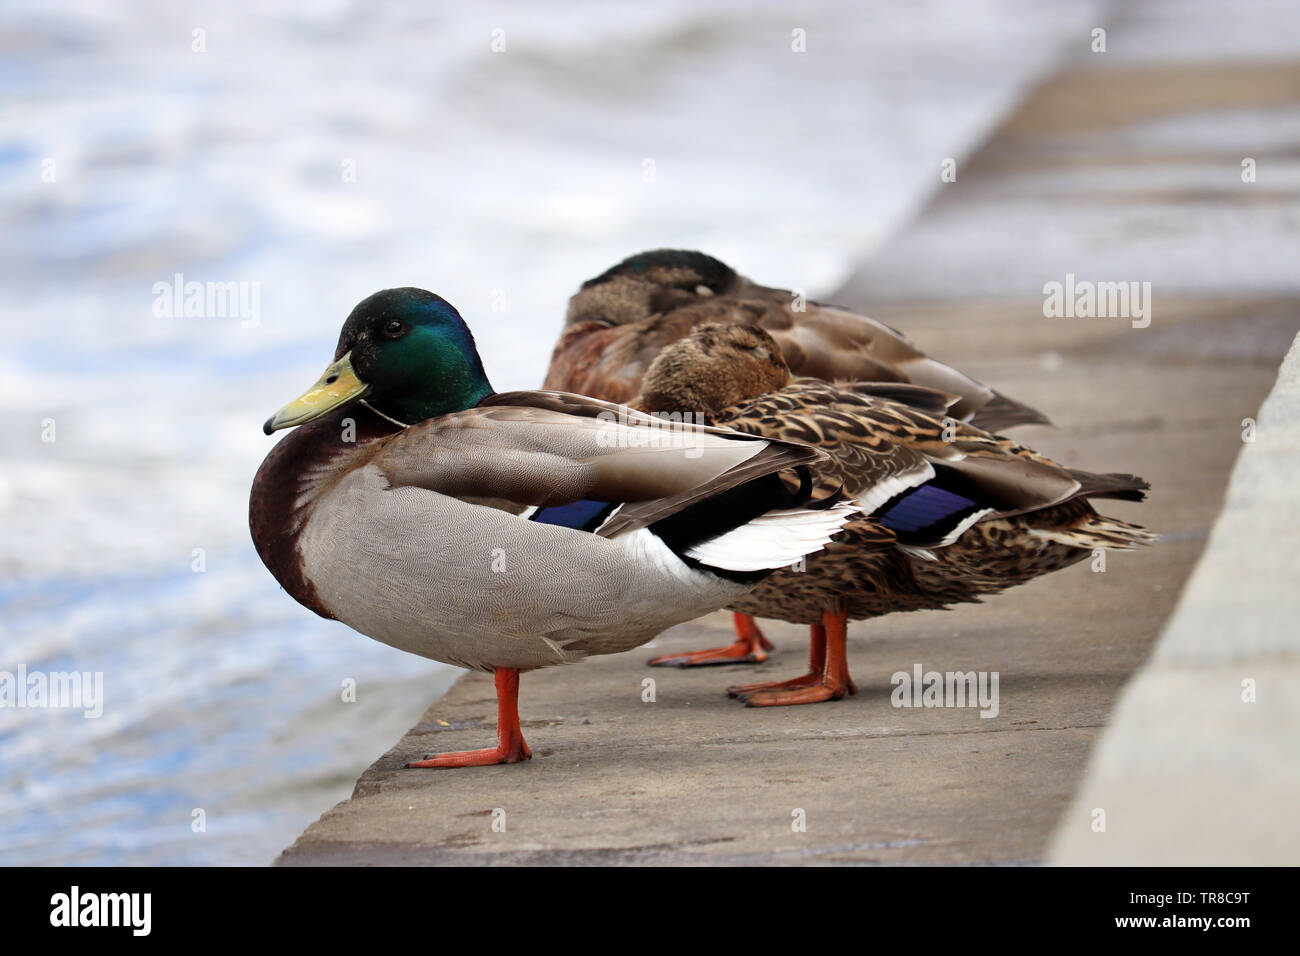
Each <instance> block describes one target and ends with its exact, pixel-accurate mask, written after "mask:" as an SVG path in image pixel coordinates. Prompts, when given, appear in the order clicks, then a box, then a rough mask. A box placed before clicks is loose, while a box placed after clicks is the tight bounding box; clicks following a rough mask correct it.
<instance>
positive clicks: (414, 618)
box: [249, 288, 855, 767]
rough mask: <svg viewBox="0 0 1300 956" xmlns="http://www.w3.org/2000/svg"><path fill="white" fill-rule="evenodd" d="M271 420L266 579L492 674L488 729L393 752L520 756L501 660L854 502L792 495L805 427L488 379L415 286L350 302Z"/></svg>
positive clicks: (514, 698) (594, 649) (628, 623)
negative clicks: (785, 430) (652, 408)
mask: <svg viewBox="0 0 1300 956" xmlns="http://www.w3.org/2000/svg"><path fill="white" fill-rule="evenodd" d="M282 428H294V429H295V430H294V431H293V432H292V433H291V434H290V435H288V436H287V437H286V438H284V439H283V440H282V441H281V442H280V443H279V444H277V445H276V446H275V447H274V448H273V449H272V450H271V452H270V454H269V455H267V458H266V460H265V462H263V464H262V466H261V468H260V469H259V470H258V472H257V477H256V479H255V480H254V482H253V488H252V494H251V498H250V502H249V526H250V529H251V531H252V536H253V541H254V543H255V545H256V546H257V552H258V554H259V555H260V556H261V558H262V560H263V562H265V564H266V566H267V567H268V568H269V569H270V571H271V573H272V574H273V575H275V577H276V579H277V580H278V581H279V582H280V584H281V585H283V586H284V588H285V589H286V590H287V591H288V592H289V594H290V595H292V596H293V597H294V598H295V599H296V600H297V601H298V602H299V603H301V604H303V605H304V606H306V607H307V608H309V609H311V610H312V611H315V612H316V613H317V614H319V615H321V616H322V617H326V618H332V619H335V620H339V621H342V622H344V623H345V624H347V625H349V626H350V627H352V628H354V629H355V630H357V631H360V632H361V633H362V634H365V635H367V636H369V637H372V638H374V639H375V640H378V641H382V642H383V643H385V644H389V645H391V646H393V647H397V648H400V649H402V650H405V651H409V652H411V653H413V654H419V655H421V656H423V657H429V658H432V659H434V660H438V661H444V662H446V663H448V664H455V665H458V666H460V667H467V668H472V669H476V670H481V671H490V672H493V673H494V674H495V680H496V690H497V698H498V723H497V746H495V747H492V748H487V749H483V750H471V751H463V752H457V753H447V754H441V755H436V756H430V757H427V758H426V759H424V760H419V761H414V762H412V763H411V764H409V766H413V767H462V766H473V765H482V764H494V763H512V762H515V761H519V760H523V759H526V758H528V757H529V756H530V751H529V749H528V745H527V744H526V743H525V741H524V738H523V735H522V733H521V732H520V728H519V715H518V688H519V674H520V672H522V671H527V670H532V669H535V668H539V667H546V666H549V665H552V664H562V663H569V662H573V661H578V660H581V659H582V658H584V657H586V656H587V655H591V654H612V653H616V652H619V651H626V650H629V649H630V648H633V647H636V646H638V645H640V644H643V643H645V642H646V641H648V640H650V639H651V638H653V637H654V636H655V635H656V634H658V633H659V632H660V631H662V630H664V629H665V628H668V627H671V626H673V625H675V624H679V623H681V622H683V621H687V620H690V619H691V618H694V617H697V616H699V615H700V614H703V613H707V612H709V611H712V610H716V609H717V608H720V607H722V606H724V605H726V604H728V603H730V602H733V601H735V600H737V599H738V598H739V597H741V596H742V595H743V594H744V593H745V592H747V591H748V590H749V589H750V588H752V587H754V586H756V585H757V583H758V582H759V581H761V580H762V579H763V578H764V577H765V576H767V574H769V573H770V572H771V570H772V569H773V568H777V567H781V566H786V565H789V564H791V563H792V562H794V561H797V560H798V559H799V558H800V557H801V556H803V555H805V554H808V553H811V552H812V551H815V550H817V549H818V548H820V547H822V546H823V545H824V544H825V543H826V542H827V541H828V540H829V539H830V537H831V535H832V534H833V533H834V532H835V531H837V530H838V529H839V528H840V527H841V526H842V525H843V524H844V523H845V522H846V521H847V520H849V518H850V517H851V516H852V514H854V513H855V508H854V506H852V505H851V504H849V503H848V502H844V501H838V500H831V499H829V498H822V499H819V500H817V501H812V500H811V499H810V489H811V481H810V480H809V479H808V476H807V468H808V466H809V465H810V464H811V463H813V462H815V461H818V460H820V459H821V458H822V454H821V453H820V452H817V451H815V450H813V449H810V448H808V447H806V446H803V445H799V444H795V443H791V442H786V441H783V440H780V439H777V440H772V439H762V438H756V437H754V436H750V435H744V434H740V433H735V432H728V431H725V430H721V429H712V428H692V427H688V426H685V425H680V424H672V423H667V422H664V421H662V420H659V419H655V418H652V417H650V416H648V415H645V414H642V413H639V412H636V411H633V410H631V409H627V408H624V407H622V406H618V405H613V404H610V403H607V402H602V401H598V400H594V399H590V398H585V397H582V396H578V395H570V394H564V393H556V392H509V393H505V394H496V393H494V392H493V389H492V386H491V385H490V384H489V382H488V378H487V375H486V374H485V373H484V369H483V363H482V361H481V360H480V358H479V355H478V351H477V349H476V348H475V345H474V339H473V336H472V335H471V333H470V331H469V329H468V328H467V327H466V325H465V323H464V321H463V320H462V319H461V317H460V315H459V313H457V311H456V310H455V309H454V308H453V307H452V306H451V305H450V304H449V303H448V302H446V301H445V300H444V299H442V298H440V297H439V296H436V295H434V294H432V293H430V292H425V291H423V290H420V289H410V288H407V289H390V290H387V291H384V292H379V293H376V294H375V295H372V296H370V297H369V298H367V299H365V300H364V301H363V302H361V303H360V304H359V305H358V306H357V307H356V308H355V309H354V310H353V312H352V314H351V315H350V316H349V317H348V319H347V321H346V322H345V323H344V325H343V330H342V332H341V334H340V336H339V341H338V348H337V349H336V351H335V354H334V361H333V363H332V364H330V366H329V367H328V368H327V369H326V370H325V373H324V375H322V376H321V378H320V380H319V381H318V382H317V383H316V384H315V385H313V386H312V387H311V388H310V389H309V390H308V391H307V392H306V393H304V394H303V395H302V396H301V397H300V398H298V399H296V400H295V401H293V402H290V403H289V404H288V405H286V406H284V408H282V409H280V410H279V411H278V412H276V413H275V414H274V415H273V416H271V418H270V419H269V420H268V421H267V422H266V424H265V426H264V429H265V431H266V432H267V434H270V433H272V432H274V431H276V430H278V429H282ZM791 470H793V473H794V474H795V475H797V476H800V475H801V476H802V479H801V480H800V481H798V484H799V488H798V489H797V490H795V491H794V492H791V491H790V490H789V489H787V487H786V485H785V484H784V483H783V481H782V480H781V477H780V473H781V472H785V471H791Z"/></svg>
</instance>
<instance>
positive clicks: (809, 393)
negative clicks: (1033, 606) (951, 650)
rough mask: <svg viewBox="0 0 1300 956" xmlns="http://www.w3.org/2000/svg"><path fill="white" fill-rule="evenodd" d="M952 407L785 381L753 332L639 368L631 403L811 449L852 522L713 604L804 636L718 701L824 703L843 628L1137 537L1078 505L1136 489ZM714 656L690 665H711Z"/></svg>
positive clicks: (921, 397)
mask: <svg viewBox="0 0 1300 956" xmlns="http://www.w3.org/2000/svg"><path fill="white" fill-rule="evenodd" d="M955 401H957V399H956V398H955V397H954V396H951V395H946V394H943V393H939V392H935V391H932V390H929V389H924V388H918V387H916V386H900V385H881V384H878V383H860V384H857V385H849V386H835V385H831V384H829V383H827V382H823V381H820V380H817V379H811V378H793V377H792V376H791V375H790V371H789V369H788V368H787V367H786V365H785V362H784V361H783V360H782V358H781V356H780V354H779V352H778V349H777V346H776V343H775V341H774V340H773V338H772V337H771V336H769V335H768V334H767V333H766V332H764V331H763V330H762V329H759V328H756V327H754V326H741V325H719V324H706V325H703V326H700V327H698V328H696V329H695V330H694V331H693V332H692V333H691V334H690V335H689V336H687V337H686V338H684V339H682V340H680V341H679V342H676V343H674V344H672V345H669V346H667V347H666V348H664V349H663V350H662V351H661V352H660V354H659V355H658V357H657V358H656V359H655V360H654V361H653V362H652V363H651V364H650V367H649V369H648V370H647V372H646V375H645V377H644V381H643V383H642V393H641V395H640V396H639V397H638V398H637V399H636V400H635V401H634V403H633V404H634V405H635V406H636V407H639V408H642V409H645V410H648V411H654V412H673V413H678V412H681V413H685V412H693V413H696V414H699V415H701V416H702V417H703V418H704V420H705V421H707V422H709V423H710V424H715V425H723V426H725V427H727V428H730V429H735V430H738V431H742V432H746V433H748V434H752V435H756V436H763V437H767V438H781V439H786V440H792V441H799V442H806V443H808V444H810V445H813V446H815V447H817V448H819V449H821V450H822V451H824V452H825V453H826V455H827V457H826V459H825V460H824V461H822V462H820V463H818V464H816V465H815V466H813V470H814V474H815V476H816V479H817V483H818V485H819V486H820V489H821V490H822V491H823V492H824V493H829V492H830V491H832V490H835V489H839V488H843V489H844V491H845V492H846V493H848V494H850V495H852V496H853V497H854V498H855V499H856V502H857V504H858V506H859V507H860V508H861V510H862V515H860V516H858V517H857V518H855V519H854V520H853V521H851V522H850V523H849V525H848V526H847V527H846V528H845V529H844V530H843V531H842V532H841V533H840V534H838V535H837V536H836V537H835V539H834V540H833V541H832V542H831V543H830V544H829V545H828V546H827V547H826V549H825V550H824V551H822V552H819V553H817V554H814V555H810V556H809V557H808V558H807V559H805V561H804V562H803V565H804V566H803V567H802V569H782V570H780V571H778V572H776V573H774V574H773V575H771V576H770V577H768V578H767V579H766V580H765V581H764V582H763V583H762V584H760V585H759V586H758V587H757V588H755V589H754V590H753V591H750V592H749V593H747V594H746V595H744V596H743V597H741V598H740V599H738V600H737V601H734V602H732V603H731V604H730V605H729V607H730V608H731V609H732V610H733V611H736V612H738V613H742V614H746V615H752V616H757V617H767V618H776V619H778V620H784V621H790V622H794V623H800V624H808V625H810V626H811V630H812V633H811V650H810V653H809V663H810V667H809V672H808V673H807V674H806V675H803V676H801V677H797V678H795V679H793V680H789V681H780V682H772V683H757V684H747V685H742V686H738V687H733V688H731V689H730V691H729V693H731V694H732V695H733V696H738V697H741V698H743V699H745V701H746V702H747V703H748V704H749V705H750V706H776V705H785V704H804V703H815V702H818V701H823V700H832V699H837V698H839V697H842V696H843V695H844V694H846V693H852V692H853V690H854V687H853V683H852V679H851V678H850V676H849V671H848V665H847V662H846V659H845V627H846V623H847V621H849V620H859V619H864V618H871V617H877V616H879V615H882V614H887V613H889V612H891V611H912V610H921V609H925V608H942V607H948V606H950V605H952V604H956V603H959V602H968V601H978V600H979V599H980V598H981V597H982V596H983V595H986V594H992V593H995V592H997V591H1001V590H1004V589H1006V588H1009V587H1012V586H1014V585H1017V584H1022V583H1024V582H1026V581H1028V580H1030V579H1031V578H1034V577H1037V576H1039V575H1041V574H1046V573H1047V572H1049V571H1054V570H1057V569H1058V568H1064V567H1067V566H1069V565H1071V564H1074V563H1076V562H1078V561H1081V560H1083V559H1084V558H1086V557H1088V556H1089V555H1090V554H1091V552H1092V550H1093V549H1095V548H1102V549H1119V550H1127V549H1131V548H1133V547H1135V546H1136V545H1139V544H1143V543H1146V542H1147V541H1149V540H1150V539H1151V537H1152V536H1151V535H1149V534H1148V533H1147V532H1146V531H1144V530H1142V529H1141V528H1139V527H1137V526H1135V525H1131V524H1128V523H1126V522H1124V521H1119V520H1117V519H1114V518H1109V517H1106V516H1104V515H1100V514H1098V513H1097V512H1096V511H1094V510H1093V508H1092V505H1091V504H1090V503H1089V499H1090V498H1122V499H1126V500H1131V501H1138V500H1141V499H1142V498H1143V496H1144V490H1145V489H1146V488H1147V484H1146V482H1144V481H1142V480H1141V479H1140V478H1136V477H1134V476H1132V475H1123V474H1106V475H1096V474H1090V473H1088V472H1083V471H1076V470H1073V469H1068V468H1064V467H1062V466H1060V465H1057V464H1056V463H1055V462H1053V461H1051V460H1049V459H1048V458H1046V457H1044V456H1042V455H1040V454H1038V453H1036V452H1034V451H1032V450H1030V449H1029V448H1026V447H1025V446H1023V445H1020V444H1018V443H1016V442H1014V441H1011V440H1009V439H1006V438H1001V437H998V436H996V435H993V434H990V433H989V432H986V431H984V430H982V429H979V428H976V427H975V426H973V425H969V424H964V423H956V422H954V421H953V419H952V418H951V417H947V415H948V409H949V407H950V406H951V404H953V403H954V402H955ZM726 650H727V649H720V650H719V651H705V652H696V654H698V655H700V657H699V658H697V659H706V660H707V659H709V655H710V654H721V655H723V656H721V657H715V658H714V659H723V660H725V659H726V657H725V653H726ZM680 659H681V658H680V655H673V656H669V657H664V658H656V659H655V661H652V663H660V664H663V663H678V662H679V660H680Z"/></svg>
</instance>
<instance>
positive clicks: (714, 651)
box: [650, 614, 772, 667]
mask: <svg viewBox="0 0 1300 956" xmlns="http://www.w3.org/2000/svg"><path fill="white" fill-rule="evenodd" d="M734 620H735V624H736V642H735V643H734V644H728V645H727V646H726V647H711V648H709V649H708V650H704V651H683V652H682V653H681V654H664V655H663V656H662V657H656V658H654V659H653V660H651V661H650V666H651V667H670V666H671V667H700V666H701V665H705V664H761V663H763V661H765V660H767V652H768V651H770V650H771V649H772V644H771V642H770V641H768V639H767V638H766V637H764V636H763V632H762V631H760V630H759V629H758V625H757V624H755V623H754V619H753V618H752V617H751V616H750V615H748V614H735V615H734Z"/></svg>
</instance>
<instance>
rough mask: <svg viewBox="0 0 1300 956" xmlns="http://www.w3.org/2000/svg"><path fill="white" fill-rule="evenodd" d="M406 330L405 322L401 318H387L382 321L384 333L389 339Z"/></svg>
mask: <svg viewBox="0 0 1300 956" xmlns="http://www.w3.org/2000/svg"><path fill="white" fill-rule="evenodd" d="M405 331H406V323H405V322H403V321H402V320H401V319H389V320H388V321H387V322H385V323H384V334H385V335H387V336H388V337H389V338H390V339H395V338H397V337H398V336H399V335H401V334H402V333H403V332H405Z"/></svg>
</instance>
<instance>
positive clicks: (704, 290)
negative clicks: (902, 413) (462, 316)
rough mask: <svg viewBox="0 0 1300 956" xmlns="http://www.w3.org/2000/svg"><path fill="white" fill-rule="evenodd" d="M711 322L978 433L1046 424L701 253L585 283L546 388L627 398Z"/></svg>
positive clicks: (892, 335) (669, 256)
mask: <svg viewBox="0 0 1300 956" xmlns="http://www.w3.org/2000/svg"><path fill="white" fill-rule="evenodd" d="M705 322H723V323H728V324H739V325H757V326H759V327H760V328H762V329H764V330H766V331H767V332H768V333H769V334H770V335H771V336H772V338H773V339H775V340H776V343H777V345H778V346H779V347H780V350H781V356H782V358H784V359H785V363H786V365H788V366H789V367H790V370H791V371H792V372H793V373H794V374H795V375H801V376H806V377H811V378H820V379H825V380H826V381H828V382H836V381H846V382H911V383H913V384H916V385H924V386H927V387H929V388H934V389H940V390H942V391H945V392H948V393H950V394H952V395H955V396H956V397H957V400H956V401H955V402H954V404H953V407H952V409H951V412H950V414H952V416H953V417H954V418H959V419H962V420H969V421H972V422H973V423H974V424H976V425H978V426H979V427H981V428H986V429H989V430H990V431H998V430H1000V429H1003V428H1008V427H1010V426H1012V425H1025V424H1050V423H1049V422H1048V420H1047V418H1046V417H1044V415H1043V414H1042V413H1041V412H1039V411H1037V410H1036V409H1033V408H1030V407H1029V406H1028V405H1024V404H1022V403H1021V402H1017V401H1015V400H1014V399H1010V398H1007V397H1006V396H1005V395H1002V394H999V393H998V392H995V391H994V390H993V389H991V388H989V387H988V386H987V385H982V384H981V383H979V382H977V381H975V380H974V379H972V378H970V377H969V376H967V375H965V374H964V373H962V372H960V371H958V370H957V369H955V368H952V367H950V366H948V365H944V364H943V363H942V362H938V361H935V360H934V359H932V358H929V357H928V356H927V355H926V354H925V353H924V352H922V351H921V350H920V349H918V348H917V347H916V346H915V345H913V344H912V343H911V342H910V341H908V340H907V338H905V337H904V336H903V334H902V333H901V332H898V331H896V330H894V329H891V328H890V327H889V326H887V325H885V324H883V323H881V322H877V321H876V320H875V319H872V318H869V317H868V316H865V315H860V314H859V313H856V312H853V311H850V310H848V309H842V308H839V307H837V306H833V305H825V304H822V303H819V302H813V301H810V300H806V299H802V298H797V297H796V295H795V293H793V292H790V291H787V290H785V289H773V288H769V287H767V286H762V285H759V284H757V283H756V282H753V281H751V280H749V279H746V278H745V277H744V276H742V275H739V274H738V273H737V272H736V271H735V270H734V269H732V268H731V267H730V266H728V265H727V264H726V263H723V262H720V261H719V260H717V259H714V258H713V257H712V256H708V255H705V254H704V253H702V252H694V251H690V250H685V249H656V250H653V251H650V252H642V253H639V254H637V255H634V256H629V257H628V258H627V259H624V260H623V261H622V262H620V263H619V264H618V265H616V266H614V267H613V268H611V269H608V270H607V271H605V272H603V273H602V274H600V275H598V276H596V277H595V278H594V279H588V280H587V281H586V282H584V283H583V284H582V288H581V289H579V290H578V292H577V293H575V294H574V296H573V297H572V298H571V299H570V300H569V311H568V316H567V318H566V320H565V328H564V333H563V334H562V335H561V337H560V340H559V342H558V343H556V346H555V351H554V353H553V354H552V356H551V367H550V370H549V371H548V373H547V375H546V382H545V384H544V385H543V386H542V387H543V388H554V389H560V390H562V391H568V392H578V393H579V394H582V395H591V396H592V397H594V398H603V399H604V400H605V401H608V402H626V401H629V400H630V399H632V398H633V397H634V396H635V395H636V394H637V393H638V392H639V391H640V389H641V377H642V376H643V375H644V374H645V372H646V369H648V368H649V367H650V363H651V362H653V361H654V358H655V356H656V355H658V354H659V352H660V350H661V349H663V347H664V346H666V345H668V344H670V343H672V342H676V341H677V340H678V339H680V338H683V337H684V336H686V335H687V334H688V333H690V331H691V330H692V329H694V328H695V327H696V326H698V325H702V324H703V323H705Z"/></svg>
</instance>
